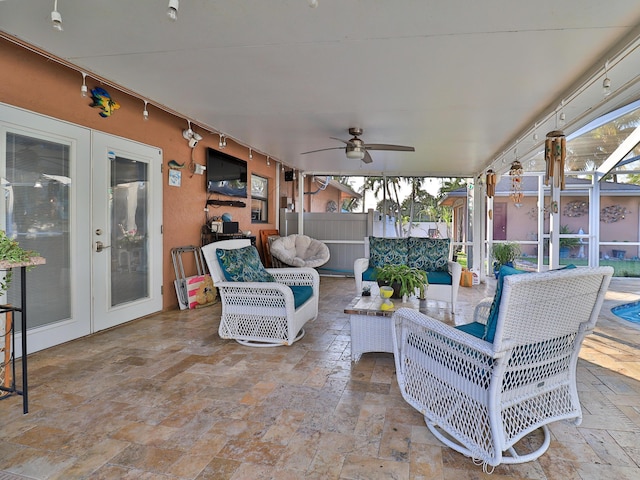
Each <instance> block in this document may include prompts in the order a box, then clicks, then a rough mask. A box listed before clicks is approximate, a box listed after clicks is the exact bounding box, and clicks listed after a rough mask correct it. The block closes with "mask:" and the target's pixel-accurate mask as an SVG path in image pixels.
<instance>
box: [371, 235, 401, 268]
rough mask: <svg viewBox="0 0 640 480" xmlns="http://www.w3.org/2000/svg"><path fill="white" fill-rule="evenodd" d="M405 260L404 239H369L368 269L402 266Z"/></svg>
mask: <svg viewBox="0 0 640 480" xmlns="http://www.w3.org/2000/svg"><path fill="white" fill-rule="evenodd" d="M407 259H408V257H407V239H406V238H378V237H369V267H374V268H380V267H383V266H385V265H404V264H406V263H407Z"/></svg>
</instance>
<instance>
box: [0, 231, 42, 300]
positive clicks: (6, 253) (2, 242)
mask: <svg viewBox="0 0 640 480" xmlns="http://www.w3.org/2000/svg"><path fill="white" fill-rule="evenodd" d="M37 256H38V254H37V253H36V252H34V251H33V250H25V249H24V248H22V247H21V246H20V245H19V244H18V242H17V241H15V240H12V239H11V238H9V237H8V236H7V233H6V232H5V231H4V230H0V261H2V262H8V263H10V264H11V263H24V262H28V261H29V260H31V259H32V258H33V257H37ZM11 276H12V271H11V270H6V271H5V273H4V275H2V274H0V296H2V295H3V294H4V293H5V292H6V291H7V290H8V289H9V286H10V285H11Z"/></svg>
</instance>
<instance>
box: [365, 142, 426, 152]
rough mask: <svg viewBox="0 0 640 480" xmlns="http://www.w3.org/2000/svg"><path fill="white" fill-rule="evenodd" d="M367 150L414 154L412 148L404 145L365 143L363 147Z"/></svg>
mask: <svg viewBox="0 0 640 480" xmlns="http://www.w3.org/2000/svg"><path fill="white" fill-rule="evenodd" d="M363 146H364V148H366V149H367V150H391V151H394V152H415V151H416V149H415V148H414V147H406V146H404V145H389V144H386V143H367V144H366V145H363Z"/></svg>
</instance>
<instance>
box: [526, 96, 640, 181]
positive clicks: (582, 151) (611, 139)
mask: <svg viewBox="0 0 640 480" xmlns="http://www.w3.org/2000/svg"><path fill="white" fill-rule="evenodd" d="M638 125H640V101H637V102H634V103H632V104H629V105H627V106H625V107H623V108H619V109H618V110H615V111H613V112H611V113H609V114H607V115H604V116H602V117H600V118H598V119H596V120H594V121H593V122H591V123H589V124H588V125H586V126H585V127H583V128H581V129H579V130H578V131H576V132H574V133H572V134H569V135H568V136H567V160H566V170H569V171H574V172H577V171H593V170H595V169H597V168H598V167H599V166H600V165H602V163H604V161H605V160H606V159H607V158H609V156H610V155H611V154H612V153H613V152H614V151H615V149H616V148H618V146H619V145H620V144H621V143H622V142H624V140H625V139H626V138H627V137H628V136H629V135H630V134H631V132H633V131H634V130H635V128H636V127H637V126H638ZM634 150H635V152H634V153H632V154H631V156H633V155H634V154H635V155H638V154H640V150H639V149H638V146H637V145H636V147H635V149H634ZM523 167H524V169H525V170H526V171H530V172H543V171H544V170H545V162H544V145H543V148H542V149H541V150H540V151H539V152H537V153H536V154H535V155H534V156H532V157H531V158H530V159H529V160H527V161H525V162H523Z"/></svg>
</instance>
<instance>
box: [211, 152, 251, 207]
mask: <svg viewBox="0 0 640 480" xmlns="http://www.w3.org/2000/svg"><path fill="white" fill-rule="evenodd" d="M206 173H207V177H206V178H207V192H209V193H219V194H222V195H227V196H229V197H244V198H247V162H245V161H244V160H240V159H239V158H236V157H232V156H231V155H227V154H226V153H223V152H219V151H218V150H214V149H213V148H207V170H206Z"/></svg>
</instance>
